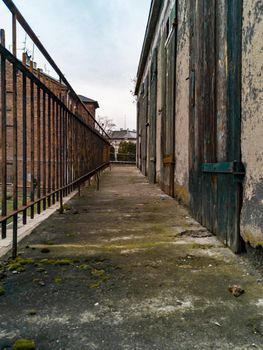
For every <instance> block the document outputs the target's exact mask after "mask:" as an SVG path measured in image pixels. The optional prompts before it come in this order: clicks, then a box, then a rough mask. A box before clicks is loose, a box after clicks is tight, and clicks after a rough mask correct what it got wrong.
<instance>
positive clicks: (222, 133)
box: [216, 0, 230, 244]
mask: <svg viewBox="0 0 263 350" xmlns="http://www.w3.org/2000/svg"><path fill="white" fill-rule="evenodd" d="M226 48H227V0H218V1H216V119H217V161H218V162H226V161H227V160H228V159H227V137H228V132H227V50H226ZM228 182H229V175H224V174H220V175H218V188H217V208H216V214H217V228H216V234H217V236H218V237H219V239H220V240H221V241H222V242H224V243H225V244H227V227H228V221H229V219H230V218H229V216H228V215H229V198H228V196H229V190H230V189H229V186H228Z"/></svg>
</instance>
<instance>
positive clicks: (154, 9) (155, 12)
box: [135, 0, 163, 96]
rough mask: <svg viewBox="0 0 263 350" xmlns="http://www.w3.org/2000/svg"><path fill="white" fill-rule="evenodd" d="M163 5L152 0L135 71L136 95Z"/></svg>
mask: <svg viewBox="0 0 263 350" xmlns="http://www.w3.org/2000/svg"><path fill="white" fill-rule="evenodd" d="M162 5H163V0H152V3H151V7H150V13H149V17H148V22H147V26H146V31H145V36H144V41H143V45H142V51H141V56H140V61H139V67H138V71H137V81H136V86H135V95H136V96H137V95H138V92H139V87H140V84H141V80H142V77H143V72H144V68H145V65H146V62H147V58H148V55H149V51H150V48H151V42H152V38H153V36H154V32H155V28H156V25H157V23H158V19H159V11H160V9H161V7H162Z"/></svg>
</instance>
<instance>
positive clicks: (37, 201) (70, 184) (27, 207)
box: [0, 162, 110, 223]
mask: <svg viewBox="0 0 263 350" xmlns="http://www.w3.org/2000/svg"><path fill="white" fill-rule="evenodd" d="M109 165H110V163H109V162H107V163H104V164H102V165H100V166H99V167H97V168H96V169H94V170H92V171H90V172H88V173H87V174H85V175H82V176H81V177H79V178H78V179H76V180H74V181H72V182H71V183H69V184H67V185H65V186H62V187H60V188H59V189H57V190H55V191H52V192H50V193H47V194H46V195H45V196H42V197H40V198H38V199H36V200H35V201H34V202H28V204H27V205H24V206H21V207H20V208H19V209H17V210H15V211H13V212H12V213H10V214H8V215H6V216H0V223H2V222H5V221H7V220H8V219H11V218H12V217H13V216H14V215H17V214H19V213H21V212H23V211H25V210H26V209H29V208H31V207H32V206H33V205H35V204H37V203H40V202H41V201H43V200H45V199H47V198H48V197H51V196H52V195H54V194H56V193H59V192H61V191H63V190H65V189H67V188H68V187H70V186H74V185H76V184H78V183H79V182H81V181H84V180H86V179H89V178H90V177H92V176H93V175H95V174H96V173H97V172H98V171H101V170H104V169H106V168H107V167H108V166H109Z"/></svg>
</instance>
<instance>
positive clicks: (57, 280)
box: [54, 277, 62, 284]
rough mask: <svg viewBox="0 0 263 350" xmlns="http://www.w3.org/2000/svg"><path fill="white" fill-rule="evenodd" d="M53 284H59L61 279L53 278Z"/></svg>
mask: <svg viewBox="0 0 263 350" xmlns="http://www.w3.org/2000/svg"><path fill="white" fill-rule="evenodd" d="M54 282H55V283H56V284H61V282H62V278H61V277H55V279H54Z"/></svg>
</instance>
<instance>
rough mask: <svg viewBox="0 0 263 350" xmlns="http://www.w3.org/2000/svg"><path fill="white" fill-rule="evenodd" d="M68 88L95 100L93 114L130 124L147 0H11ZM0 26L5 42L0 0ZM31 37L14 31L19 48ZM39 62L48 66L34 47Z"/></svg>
mask: <svg viewBox="0 0 263 350" xmlns="http://www.w3.org/2000/svg"><path fill="white" fill-rule="evenodd" d="M14 3H15V4H16V6H17V7H18V9H19V10H20V12H21V13H22V14H23V16H24V17H25V19H26V20H27V22H28V23H29V25H30V26H31V28H32V29H33V30H34V32H35V33H36V35H37V36H38V37H39V39H40V40H41V42H42V43H43V45H44V46H45V48H46V49H47V51H48V52H49V54H50V55H51V57H52V58H53V59H54V61H55V62H56V63H57V65H58V66H59V68H60V70H61V71H62V73H63V74H64V75H65V76H66V78H67V80H68V81H69V82H70V84H71V85H72V87H73V88H74V90H75V91H76V92H77V93H78V94H81V95H84V96H87V97H89V98H92V99H94V100H97V101H98V102H99V105H100V108H99V109H98V110H97V115H98V116H101V117H108V118H110V119H112V120H113V121H114V123H115V124H116V125H117V127H118V128H125V127H126V128H130V129H135V128H136V104H135V102H134V101H135V98H134V96H132V93H131V90H134V82H133V80H134V79H135V77H136V72H137V67H138V63H139V58H140V52H141V48H142V44H143V39H144V33H145V28H146V23H147V19H148V13H149V9H150V3H151V0H74V1H72V0H14ZM0 23H1V27H2V28H4V29H6V41H7V44H6V47H7V48H10V49H11V47H10V46H9V45H10V44H11V33H10V25H11V16H10V14H9V12H8V11H7V10H6V9H5V6H4V4H3V3H2V1H1V6H0ZM24 47H26V49H27V50H28V51H29V52H30V53H31V54H32V52H33V45H32V42H31V40H30V39H29V38H28V37H27V38H26V37H25V34H24V33H23V32H22V31H19V34H18V48H20V49H21V50H20V52H22V49H23V48H24ZM18 55H21V53H20V54H19V53H18ZM34 56H35V57H34V59H35V61H37V64H38V67H39V68H44V70H45V71H46V72H47V73H49V74H51V75H53V72H52V69H50V67H49V66H48V64H47V63H46V62H44V61H43V59H42V57H40V55H39V54H38V52H37V50H36V49H35V48H34Z"/></svg>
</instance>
